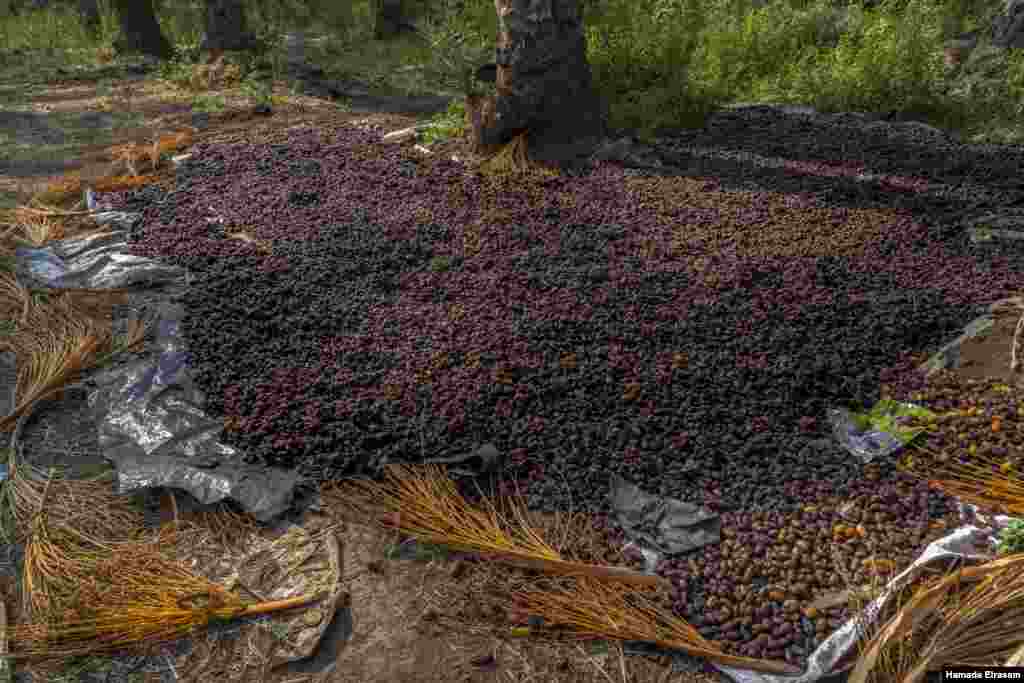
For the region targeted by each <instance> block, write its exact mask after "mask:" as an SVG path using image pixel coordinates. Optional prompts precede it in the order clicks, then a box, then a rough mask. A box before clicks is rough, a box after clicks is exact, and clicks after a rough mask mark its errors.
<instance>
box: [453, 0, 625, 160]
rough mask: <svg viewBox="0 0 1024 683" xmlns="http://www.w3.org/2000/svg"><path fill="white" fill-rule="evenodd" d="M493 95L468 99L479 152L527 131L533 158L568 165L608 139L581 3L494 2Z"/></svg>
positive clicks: (555, 0)
mask: <svg viewBox="0 0 1024 683" xmlns="http://www.w3.org/2000/svg"><path fill="white" fill-rule="evenodd" d="M494 5H495V9H496V11H497V13H498V36H497V49H496V51H495V62H496V63H497V74H496V83H495V93H494V94H492V95H487V96H485V97H467V99H466V118H467V123H468V124H469V125H468V129H469V130H470V134H471V136H472V138H471V140H472V142H473V144H474V147H475V148H476V151H477V152H479V153H483V154H488V153H490V152H492V151H494V150H496V149H498V148H500V147H502V146H503V145H505V144H507V143H509V142H510V141H511V140H512V139H513V138H515V137H517V136H519V135H520V134H523V133H525V139H526V144H527V154H528V156H529V158H530V160H531V161H533V162H536V163H539V164H541V165H543V166H546V167H558V168H566V167H570V166H576V165H577V164H578V163H579V162H581V161H584V160H586V158H587V157H589V156H590V155H591V154H592V153H593V151H594V150H595V149H596V147H597V146H598V144H600V142H601V141H602V139H603V138H604V135H605V130H606V129H605V126H606V121H607V116H606V107H605V104H604V103H603V102H602V101H601V98H600V96H599V95H598V93H597V92H596V90H595V89H594V86H593V76H592V73H591V70H590V64H589V63H588V62H587V55H586V38H585V34H584V26H583V15H582V13H581V11H580V5H579V0H495V2H494Z"/></svg>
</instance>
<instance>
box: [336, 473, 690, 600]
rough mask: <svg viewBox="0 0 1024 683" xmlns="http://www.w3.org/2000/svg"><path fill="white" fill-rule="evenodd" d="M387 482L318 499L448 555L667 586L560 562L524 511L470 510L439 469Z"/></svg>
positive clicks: (364, 482)
mask: <svg viewBox="0 0 1024 683" xmlns="http://www.w3.org/2000/svg"><path fill="white" fill-rule="evenodd" d="M386 478H387V483H386V484H379V483H377V482H374V481H372V480H369V479H352V480H348V481H343V482H340V483H337V484H335V485H334V486H333V487H325V488H324V491H323V495H324V498H325V500H328V501H331V502H333V503H334V504H335V505H336V506H337V507H338V508H339V509H340V510H341V511H342V512H343V514H345V515H347V516H349V517H351V518H354V519H355V520H356V521H358V522H360V523H363V524H370V525H373V526H377V527H380V528H384V529H387V530H397V531H399V532H401V533H404V534H406V535H408V536H410V537H412V538H415V539H417V540H419V541H424V542H427V543H433V544H435V545H441V546H446V547H448V548H452V549H453V550H461V551H465V552H470V553H478V554H483V555H487V556H488V557H490V558H493V559H495V560H497V561H499V562H503V563H506V564H510V565H514V566H518V567H525V568H527V569H535V570H538V571H546V572H550V573H556V574H563V575H582V576H592V577H602V578H605V579H609V580H613V581H622V582H626V583H632V584H637V585H645V586H652V585H660V586H665V587H668V586H669V585H670V584H669V582H668V581H666V580H665V579H663V578H661V577H658V576H651V575H649V574H643V573H640V572H636V571H633V570H630V569H624V568H619V567H603V566H598V565H590V564H583V563H578V562H570V561H567V560H565V559H564V558H563V557H562V556H561V555H560V554H559V553H558V551H556V550H555V549H554V548H553V547H552V545H551V544H549V543H548V542H547V541H546V540H545V539H544V538H542V537H541V535H540V534H539V533H538V532H537V531H536V530H534V529H533V528H532V527H531V525H530V524H529V523H528V522H527V521H526V511H525V508H524V506H522V505H517V504H511V505H510V506H509V513H508V514H506V515H503V514H502V513H501V512H499V511H498V510H497V509H496V507H495V506H494V505H493V503H491V502H490V501H488V500H486V499H485V500H484V508H483V509H477V508H474V507H472V506H471V505H470V504H469V503H468V502H467V501H466V499H465V498H463V497H462V496H461V495H460V494H459V492H458V490H457V489H456V488H455V484H454V483H453V482H452V481H451V479H449V478H448V476H447V475H446V474H445V473H444V471H443V470H442V469H441V468H439V467H436V466H426V467H422V468H413V467H410V466H405V465H390V466H388V468H387V470H386ZM509 517H511V519H510V518H509Z"/></svg>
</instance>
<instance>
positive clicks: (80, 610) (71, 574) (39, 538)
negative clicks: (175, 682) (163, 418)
mask: <svg viewBox="0 0 1024 683" xmlns="http://www.w3.org/2000/svg"><path fill="white" fill-rule="evenodd" d="M45 519H46V516H45V515H39V516H37V517H36V518H35V520H34V522H33V533H32V535H31V537H30V538H29V541H28V543H27V545H26V552H25V571H24V584H25V586H24V587H25V592H26V594H27V595H28V596H29V600H28V604H27V605H26V607H27V608H28V609H27V610H25V611H26V613H27V615H28V616H29V617H30V619H31V620H30V621H29V622H28V623H22V624H18V625H15V626H9V627H8V628H7V629H6V635H7V638H8V642H9V643H11V651H10V652H9V653H8V654H7V655H6V657H7V658H11V659H28V660H34V661H46V660H53V659H64V658H67V657H71V656H77V655H83V654H90V653H98V652H111V651H116V650H122V649H126V648H147V647H150V646H153V645H156V644H160V643H165V642H168V641H170V640H174V639H177V638H180V637H182V636H185V635H188V634H190V633H193V632H195V631H196V630H197V629H201V628H203V627H205V626H207V625H208V624H209V623H210V622H211V621H213V620H230V619H235V618H239V617H243V616H249V615H257V614H263V613H267V612H276V611H280V610H285V609H291V608H293V607H299V606H302V605H306V604H308V603H310V602H313V601H315V600H317V599H320V598H321V597H323V596H322V595H309V596H301V597H298V598H292V599H288V600H279V601H274V602H265V603H246V602H243V601H242V600H241V598H239V597H238V596H236V595H234V594H233V593H230V592H229V591H228V590H227V589H225V588H224V587H222V586H219V585H217V584H215V583H213V582H211V581H209V580H207V579H205V578H203V577H201V576H198V575H196V574H194V573H193V572H191V571H190V570H189V569H187V568H186V567H185V566H183V565H181V564H180V563H178V562H175V561H173V560H172V559H170V557H169V555H168V551H167V548H168V547H170V546H172V545H173V543H174V539H173V536H174V534H176V533H177V531H176V530H175V527H174V526H172V525H165V526H164V527H162V528H161V529H160V531H159V533H157V534H156V535H155V536H154V537H153V538H151V539H143V538H134V539H131V540H126V541H116V542H110V541H100V540H98V539H91V538H88V537H86V536H85V535H83V534H82V533H81V532H79V531H77V530H75V529H73V528H72V527H70V526H68V525H66V524H56V525H50V524H47V522H46V521H45Z"/></svg>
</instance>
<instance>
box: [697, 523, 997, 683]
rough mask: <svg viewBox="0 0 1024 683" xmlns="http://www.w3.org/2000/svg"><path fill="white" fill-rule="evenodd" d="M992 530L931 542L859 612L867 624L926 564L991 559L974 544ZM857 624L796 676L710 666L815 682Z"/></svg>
mask: <svg viewBox="0 0 1024 683" xmlns="http://www.w3.org/2000/svg"><path fill="white" fill-rule="evenodd" d="M990 533H991V530H989V529H980V528H978V527H975V526H964V527H960V528H959V529H957V530H956V531H954V532H953V533H951V534H949V535H948V536H945V537H943V538H940V539H939V540H937V541H935V542H933V543H931V544H930V545H929V546H928V547H927V548H925V551H924V552H923V553H921V555H920V557H918V558H917V560H916V561H915V562H914V563H913V564H912V565H910V566H909V567H907V568H906V569H905V570H903V571H902V572H901V573H900V574H899V575H898V576H896V577H894V578H893V579H892V581H890V582H889V583H888V584H887V585H886V587H885V589H884V591H883V593H882V594H881V595H880V596H879V597H878V598H876V599H875V600H874V601H873V602H872V603H871V604H870V605H868V606H867V607H866V608H865V609H864V612H863V614H862V618H863V619H864V621H865V622H866V623H867V624H875V623H876V622H877V621H878V614H879V613H880V612H881V610H882V609H883V608H884V607H885V605H886V603H887V602H888V601H889V600H890V599H891V598H892V597H893V595H894V594H895V593H896V591H897V589H899V588H902V587H903V586H904V585H905V584H906V583H908V582H911V581H913V580H914V579H916V578H917V576H918V575H919V574H920V573H921V571H922V570H923V569H924V568H925V567H926V566H927V565H929V564H931V563H933V562H936V561H939V560H945V559H948V558H953V557H957V558H964V559H970V560H981V561H987V560H991V559H992V556H991V555H979V554H977V553H975V552H973V547H974V545H975V544H976V543H978V542H979V541H985V540H987V539H988V538H989V537H990ZM859 633H860V631H859V625H858V623H857V620H856V619H850V620H849V621H847V622H846V624H844V625H843V627H842V628H840V629H839V630H838V631H836V632H835V633H833V634H832V635H831V636H830V637H829V638H828V640H826V641H825V642H824V643H822V644H821V645H819V646H818V649H817V650H815V651H814V652H813V653H812V654H811V656H810V658H809V659H808V660H807V669H806V671H804V673H803V674H801V675H799V676H779V675H775V674H767V673H761V672H759V671H750V670H749V669H737V668H734V667H731V666H725V665H723V664H714V663H713V666H714V667H715V668H716V669H718V670H719V671H721V672H722V673H723V674H725V675H726V676H728V677H729V679H730V680H732V681H735V682H736V683H815V681H817V680H819V679H821V678H823V677H825V676H828V675H831V674H832V673H834V669H835V666H836V664H837V663H839V661H840V660H842V659H843V658H844V657H845V656H846V655H847V654H849V653H850V652H852V651H853V650H854V649H855V648H856V647H857V639H858V637H859Z"/></svg>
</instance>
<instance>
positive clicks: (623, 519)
mask: <svg viewBox="0 0 1024 683" xmlns="http://www.w3.org/2000/svg"><path fill="white" fill-rule="evenodd" d="M611 504H612V510H613V511H614V512H615V521H616V522H618V524H619V526H621V527H622V530H623V531H625V532H626V535H627V536H629V538H630V539H631V540H632V541H633V543H634V544H635V545H636V546H637V547H638V548H639V549H640V550H641V552H643V551H645V550H646V551H647V552H644V556H645V557H646V558H647V560H648V564H650V563H651V560H652V559H653V560H654V561H655V562H657V559H658V556H660V555H678V554H680V553H685V552H688V551H690V550H694V549H696V548H700V547H703V546H705V545H709V544H711V543H718V542H719V541H721V540H722V535H721V534H722V522H721V519H720V518H719V516H718V515H717V514H715V513H714V512H712V511H710V510H707V509H705V508H700V507H698V506H696V505H694V504H693V503H684V502H683V501H680V500H675V499H674V498H663V497H661V496H655V495H652V494H649V493H646V492H645V491H643V490H641V489H640V487H638V486H637V485H636V484H631V483H629V482H628V481H626V480H625V479H623V478H622V477H620V476H618V475H612V485H611Z"/></svg>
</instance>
